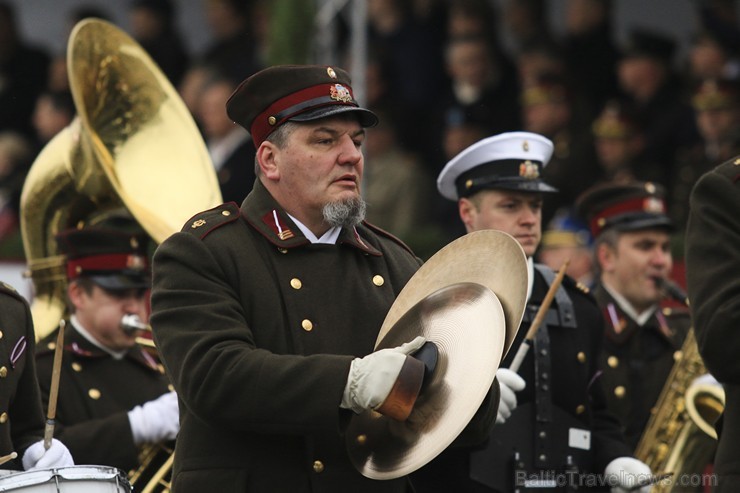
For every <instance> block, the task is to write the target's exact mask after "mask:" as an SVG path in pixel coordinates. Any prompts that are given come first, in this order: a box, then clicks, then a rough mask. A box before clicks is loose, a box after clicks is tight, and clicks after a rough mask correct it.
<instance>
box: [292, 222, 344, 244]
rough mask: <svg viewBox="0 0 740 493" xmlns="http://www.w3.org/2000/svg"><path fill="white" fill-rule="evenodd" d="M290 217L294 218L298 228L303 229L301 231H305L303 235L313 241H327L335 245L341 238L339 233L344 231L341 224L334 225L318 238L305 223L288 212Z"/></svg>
mask: <svg viewBox="0 0 740 493" xmlns="http://www.w3.org/2000/svg"><path fill="white" fill-rule="evenodd" d="M288 217H290V218H291V219H292V220H293V222H294V223H295V224H296V226H298V229H300V230H301V233H303V236H305V237H306V238H307V239H308V241H310V242H311V243H327V244H329V245H334V244H336V242H337V239H338V238H339V233H340V232H341V231H342V228H340V227H339V226H334V227H333V228H329V230H328V231H327V232H326V233H324V234H323V235H321V238H317V237H316V235H315V234H313V232H312V231H311V230H310V229H308V227H306V225H305V224H303V223H302V222H300V221H299V220H298V219H296V218H294V217H293V216H291V215H290V214H288Z"/></svg>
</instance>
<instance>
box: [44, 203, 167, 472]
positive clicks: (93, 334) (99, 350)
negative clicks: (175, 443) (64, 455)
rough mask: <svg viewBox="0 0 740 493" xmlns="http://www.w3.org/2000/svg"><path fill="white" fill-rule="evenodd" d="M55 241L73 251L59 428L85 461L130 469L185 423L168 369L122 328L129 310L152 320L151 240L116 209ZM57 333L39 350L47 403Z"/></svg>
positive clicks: (59, 433) (57, 432)
mask: <svg viewBox="0 0 740 493" xmlns="http://www.w3.org/2000/svg"><path fill="white" fill-rule="evenodd" d="M56 240H57V244H58V246H59V251H60V252H61V253H62V254H63V255H65V256H66V272H67V277H68V280H69V283H68V289H67V297H68V301H69V306H70V312H71V315H70V317H69V320H67V323H66V325H65V331H64V352H63V355H62V358H63V359H62V366H61V372H60V383H59V392H58V401H57V408H56V428H55V433H54V434H55V436H57V437H59V439H60V440H62V441H63V442H64V443H66V444H67V446H68V447H69V449H70V451H71V452H72V456H73V457H74V459H75V461H76V462H77V463H78V464H98V465H105V466H111V467H117V468H119V469H122V470H124V471H128V470H130V469H132V468H134V467H135V466H137V465H138V464H139V451H140V448H141V447H143V446H145V445H149V444H156V443H161V442H166V441H169V440H172V439H174V438H175V436H176V434H177V431H178V429H179V421H178V405H177V396H176V395H175V393H174V392H173V391H171V390H170V388H169V381H168V379H167V377H166V376H165V375H164V369H163V367H162V365H160V364H159V362H158V360H157V359H156V358H155V356H154V355H153V354H151V353H150V352H149V351H147V350H145V349H144V348H142V347H141V346H140V345H139V344H137V342H136V336H137V333H136V332H131V331H125V330H124V329H123V328H122V325H121V323H122V320H123V317H124V316H138V317H139V320H140V321H141V322H146V321H147V320H148V295H149V289H150V286H151V275H150V267H149V261H148V258H147V245H148V236H147V235H146V234H145V233H144V232H143V230H142V229H141V228H140V227H139V226H138V225H137V224H136V222H135V221H134V220H133V219H131V218H130V217H127V216H126V215H122V214H118V213H114V214H109V215H107V216H105V217H104V218H103V219H101V220H99V221H97V222H96V221H95V220H93V221H91V223H90V224H87V225H85V226H84V227H83V228H81V229H77V228H73V229H68V230H64V231H61V232H59V233H58V234H57V237H56ZM58 330H59V329H57V330H56V331H54V332H53V333H51V334H50V335H48V336H47V337H46V338H44V339H43V340H41V341H40V342H39V345H38V348H37V356H36V364H37V366H38V379H39V384H40V387H41V394H42V400H43V402H44V404H45V405H46V403H48V402H49V396H50V393H51V376H52V370H53V361H54V352H55V348H56V341H57V335H58Z"/></svg>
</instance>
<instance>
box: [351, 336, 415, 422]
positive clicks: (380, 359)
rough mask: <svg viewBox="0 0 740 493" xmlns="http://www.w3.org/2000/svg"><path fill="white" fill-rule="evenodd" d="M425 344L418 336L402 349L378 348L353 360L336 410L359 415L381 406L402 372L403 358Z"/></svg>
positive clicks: (400, 347) (399, 347)
mask: <svg viewBox="0 0 740 493" xmlns="http://www.w3.org/2000/svg"><path fill="white" fill-rule="evenodd" d="M425 342H426V339H425V338H424V337H422V336H417V337H416V338H415V339H414V340H413V341H411V342H407V343H405V344H403V345H401V346H398V347H394V348H386V349H381V350H380V351H376V352H374V353H370V354H368V355H367V356H365V357H364V358H355V359H354V360H352V365H351V366H350V368H349V376H348V377H347V385H346V386H345V387H344V394H343V395H342V402H341V404H340V405H339V407H341V408H344V409H351V410H353V411H354V412H356V413H358V414H359V413H361V412H363V411H365V410H368V409H376V408H377V407H378V406H380V405H381V404H383V401H385V398H386V397H388V394H389V393H390V392H391V389H392V388H393V384H394V383H396V379H397V378H398V374H399V373H401V367H402V366H403V363H404V361H406V356H407V355H409V354H411V353H413V352H415V351H417V350H419V348H421V346H423V345H424V343H425Z"/></svg>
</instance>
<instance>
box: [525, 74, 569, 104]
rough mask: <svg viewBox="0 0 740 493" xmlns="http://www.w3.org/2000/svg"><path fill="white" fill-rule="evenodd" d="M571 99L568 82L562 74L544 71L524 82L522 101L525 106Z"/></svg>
mask: <svg viewBox="0 0 740 493" xmlns="http://www.w3.org/2000/svg"><path fill="white" fill-rule="evenodd" d="M570 99H571V93H570V87H569V85H568V82H567V81H566V80H565V77H563V76H562V75H560V74H556V73H551V72H544V73H541V74H538V75H536V76H534V77H532V78H529V79H528V80H526V81H525V83H524V88H523V90H522V96H521V102H522V105H523V106H525V107H526V106H534V105H537V104H544V103H567V102H569V101H570Z"/></svg>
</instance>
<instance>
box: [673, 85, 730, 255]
mask: <svg viewBox="0 0 740 493" xmlns="http://www.w3.org/2000/svg"><path fill="white" fill-rule="evenodd" d="M691 106H692V107H693V109H694V114H695V116H696V124H697V127H698V129H699V134H700V136H701V141H700V142H696V143H694V144H693V145H688V146H684V147H682V148H681V150H680V152H678V153H677V157H676V164H675V171H674V172H673V173H672V174H671V177H670V178H671V179H670V182H669V185H670V186H669V189H668V212H669V215H670V217H671V220H672V221H673V224H675V226H676V230H677V231H678V232H679V233H681V238H677V239H676V241H679V240H680V239H682V234H683V231H684V227H685V226H686V221H687V220H688V214H689V196H690V194H691V189H692V188H693V186H694V184H695V183H696V181H697V180H698V179H699V177H700V176H701V175H702V174H704V173H705V172H707V171H709V170H711V169H713V168H714V167H715V166H717V165H719V164H720V163H722V162H724V161H727V160H728V159H730V158H732V157H734V156H737V155H738V154H740V84H739V83H738V81H737V80H735V79H707V80H704V81H701V82H700V83H698V84H697V85H696V87H695V89H694V92H693V96H692V98H691ZM682 245H683V243H680V244H679V243H676V244H675V249H674V251H675V253H676V255H677V256H678V257H679V258H680V257H682V256H683V248H682Z"/></svg>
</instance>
